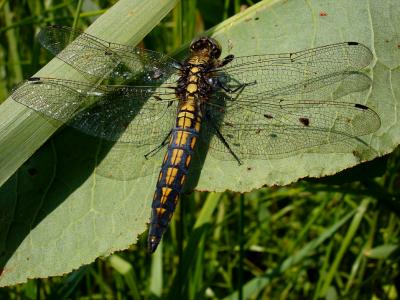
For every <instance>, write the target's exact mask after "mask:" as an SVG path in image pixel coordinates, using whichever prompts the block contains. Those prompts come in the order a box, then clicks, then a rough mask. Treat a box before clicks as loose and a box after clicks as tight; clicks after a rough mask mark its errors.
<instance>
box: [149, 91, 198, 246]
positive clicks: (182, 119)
mask: <svg viewBox="0 0 400 300" xmlns="http://www.w3.org/2000/svg"><path fill="white" fill-rule="evenodd" d="M201 119H202V114H201V110H200V108H199V106H198V105H197V104H196V101H195V100H194V97H192V96H188V100H187V101H184V102H183V104H182V105H181V107H180V109H179V112H178V117H177V121H176V126H175V128H173V129H172V131H171V137H170V142H169V145H168V150H167V153H166V155H165V157H164V160H163V164H162V166H161V171H160V174H159V176H158V181H157V186H156V191H155V193H154V198H153V203H152V214H151V220H150V229H149V238H148V245H149V251H150V252H154V251H155V250H156V248H157V246H158V244H159V242H160V240H161V237H162V235H163V233H164V232H165V230H166V228H167V227H168V224H169V221H170V220H171V218H172V215H173V213H174V211H175V207H176V205H177V204H178V200H179V196H180V193H181V191H182V187H183V185H184V183H185V181H186V176H187V173H188V169H189V166H190V163H191V161H192V159H193V153H194V149H195V146H196V143H197V140H198V138H199V132H200V126H201Z"/></svg>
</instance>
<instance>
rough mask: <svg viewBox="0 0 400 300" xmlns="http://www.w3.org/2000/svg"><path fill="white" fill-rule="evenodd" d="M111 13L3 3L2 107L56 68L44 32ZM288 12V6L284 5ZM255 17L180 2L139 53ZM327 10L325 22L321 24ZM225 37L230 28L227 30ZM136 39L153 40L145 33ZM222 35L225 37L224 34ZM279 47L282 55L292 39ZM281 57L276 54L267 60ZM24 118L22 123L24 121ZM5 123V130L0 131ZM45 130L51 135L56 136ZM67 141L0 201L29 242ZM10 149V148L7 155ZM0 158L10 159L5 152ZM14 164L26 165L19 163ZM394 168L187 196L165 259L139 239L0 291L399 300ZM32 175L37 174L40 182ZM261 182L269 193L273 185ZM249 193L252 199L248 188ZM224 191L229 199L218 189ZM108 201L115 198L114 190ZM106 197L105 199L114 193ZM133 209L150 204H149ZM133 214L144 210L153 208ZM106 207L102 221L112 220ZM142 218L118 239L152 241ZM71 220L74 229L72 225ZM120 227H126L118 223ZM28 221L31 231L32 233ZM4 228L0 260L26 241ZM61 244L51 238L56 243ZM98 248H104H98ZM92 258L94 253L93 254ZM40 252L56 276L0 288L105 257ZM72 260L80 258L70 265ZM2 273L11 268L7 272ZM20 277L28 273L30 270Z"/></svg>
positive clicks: (32, 1) (237, 6)
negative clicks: (51, 169) (41, 40)
mask: <svg viewBox="0 0 400 300" xmlns="http://www.w3.org/2000/svg"><path fill="white" fill-rule="evenodd" d="M113 2H116V1H106V0H103V1H50V3H49V2H48V1H40V0H26V1H7V0H2V1H1V0H0V26H1V28H0V36H1V39H0V77H1V80H0V101H1V100H3V99H6V98H7V95H8V93H9V92H10V90H11V89H12V87H13V86H15V85H16V84H17V83H18V82H20V81H21V80H23V78H26V77H29V76H32V75H33V74H35V72H36V71H37V70H38V69H39V68H40V67H41V66H43V65H44V64H46V62H47V61H48V60H49V59H50V56H49V55H48V54H46V53H45V51H43V50H42V49H40V46H39V45H38V43H37V42H35V39H34V36H35V34H36V33H37V32H38V30H39V28H40V27H42V26H44V25H46V24H54V23H56V24H66V25H69V26H74V25H76V26H78V27H80V28H85V27H86V26H88V25H89V24H91V23H92V22H93V21H94V19H95V18H96V17H97V16H99V15H102V14H103V13H104V12H106V11H107V9H108V8H109V7H111V6H112V4H113ZM172 2H173V1H171V3H172ZM279 2H280V1H268V3H269V4H270V5H271V7H272V9H274V7H273V5H274V3H279ZM289 2H290V1H289ZM282 3H283V4H282V5H285V4H286V1H284V2H282ZM329 3H331V2H327V3H326V6H325V9H326V10H327V11H326V12H327V13H328V16H329V14H332V13H334V12H333V11H330V10H329V8H330V6H329ZM251 5H253V3H252V2H251V1H239V0H237V1H228V0H226V1H211V0H210V1H208V0H205V1H197V2H196V1H184V2H183V3H180V4H179V5H178V6H177V7H176V8H174V10H173V11H172V12H171V13H169V14H168V15H167V17H166V18H165V19H163V20H162V21H161V22H160V23H159V22H158V21H157V20H156V19H154V20H152V21H154V22H155V23H156V24H158V25H157V26H156V27H155V28H154V29H153V30H152V32H151V33H150V34H149V35H147V36H146V38H145V39H144V40H143V42H142V45H143V46H145V47H146V48H149V49H154V50H157V51H162V52H166V53H179V49H178V48H179V47H181V45H183V44H185V43H187V42H189V41H190V40H191V39H192V38H193V36H195V35H196V34H198V33H200V32H202V31H203V30H204V29H208V28H211V27H212V26H215V25H217V24H219V23H220V22H222V21H224V20H226V19H227V18H228V17H229V16H232V15H235V14H236V13H239V12H240V11H241V10H243V9H244V8H246V7H247V6H251ZM332 5H333V4H332ZM323 8H324V7H322V8H321V11H320V12H321V13H323V12H325V11H324V10H323ZM166 11H167V8H166ZM288 11H290V10H288ZM317 13H319V12H317ZM322 15H323V14H322ZM328 16H327V17H328ZM160 18H161V17H160ZM295 18H296V15H295V14H293V19H295ZM277 19H279V17H278V18H277ZM136 21H137V22H138V23H137V24H140V20H132V22H133V23H134V22H136ZM150 23H151V22H150ZM271 23H273V22H271ZM135 24H136V23H135ZM135 26H139V25H135ZM148 26H150V25H148ZM224 26H225V27H224V28H227V27H229V26H227V25H226V23H225V25H224ZM271 26H272V24H271ZM354 27H356V26H354ZM140 28H142V30H143V31H146V26H143V27H140ZM109 30H111V29H109ZM224 30H225V29H223V30H222V33H221V31H219V32H220V34H221V38H222V39H223V38H224V37H223V32H224ZM304 30H305V31H307V30H311V29H306V28H305V29H304ZM215 32H217V33H218V29H215ZM101 34H104V36H102V37H103V38H106V37H107V39H112V40H113V41H117V42H124V43H131V44H137V43H138V42H139V40H135V37H132V36H130V37H129V40H122V41H121V40H117V39H118V38H126V37H127V36H129V35H128V34H127V35H121V34H116V33H115V32H109V33H108V32H107V28H104V29H103V31H102V32H101ZM265 34H268V33H267V32H266V33H265ZM377 34H378V33H377ZM245 35H246V32H243V38H245ZM111 36H112V38H111ZM121 36H123V37H121ZM344 40H346V39H344ZM279 42H280V43H279V44H280V45H284V43H285V42H284V38H283V39H282V40H280V41H279ZM324 42H325V43H326V44H327V43H332V42H336V41H335V40H330V37H329V36H328V37H325V41H324ZM399 42H400V40H399ZM266 47H267V46H265V47H264V46H259V48H261V51H262V52H261V53H264V52H265V53H267V52H275V51H268V50H265V48H266ZM292 47H295V46H292ZM278 48H279V46H278ZM278 48H277V47H276V46H274V47H273V48H271V49H278ZM295 48H296V47H295ZM395 58H396V57H395ZM388 62H389V63H390V62H391V61H383V62H382V63H386V65H387V64H388ZM60 67H61V68H63V66H62V64H61V66H60V62H54V63H53V65H51V66H50V67H48V66H47V67H46V68H50V69H47V70H48V72H51V71H52V70H57V69H58V68H60ZM78 75H79V74H77V75H76V76H78ZM378 80H379V78H378ZM381 101H384V99H381ZM22 115H23V113H22V112H21V119H22V117H23V116H22ZM2 121H4V120H2V119H0V122H2ZM31 130H32V134H34V133H35V134H36V131H40V130H42V127H40V128H32V129H31ZM49 130H53V131H54V130H55V128H54V129H49ZM46 134H48V133H46ZM46 134H44V135H43V136H45V135H46ZM68 134H69V133H66V134H65V133H61V134H59V135H56V136H55V137H54V139H51V140H50V141H49V142H48V143H47V145H45V146H44V147H42V148H41V149H40V150H39V151H38V152H37V154H35V160H34V161H28V162H27V163H25V164H24V165H23V166H22V167H21V168H20V169H19V171H18V172H17V173H16V174H15V175H14V176H13V177H11V178H10V179H9V180H8V181H7V183H6V184H4V185H3V187H2V190H1V193H0V221H2V220H8V219H9V216H7V215H4V213H1V211H3V212H5V211H7V212H8V211H10V210H9V209H7V210H6V209H5V208H6V207H7V208H9V207H10V205H14V206H15V211H19V210H18V205H20V204H19V203H18V201H15V199H17V200H18V199H28V200H29V201H28V200H26V201H28V204H27V202H25V203H24V205H26V209H25V210H23V213H24V214H26V215H21V216H18V218H16V219H17V220H29V221H28V222H26V223H24V222H21V223H20V224H17V225H18V226H19V227H20V228H23V230H25V231H29V230H30V229H31V228H32V227H35V226H37V225H39V224H40V220H41V215H40V213H41V212H40V211H36V210H35V208H37V207H38V206H39V205H40V204H39V203H40V201H41V200H42V198H41V195H43V194H44V193H46V191H43V190H40V186H41V185H40V181H44V182H48V181H49V180H51V178H52V174H45V176H42V175H41V174H40V173H39V174H40V175H41V176H36V174H35V172H36V171H37V170H39V171H40V170H41V169H40V168H41V166H42V165H44V164H48V165H49V166H52V165H57V168H58V172H60V173H62V174H64V176H65V177H64V178H69V179H70V177H68V170H69V167H70V166H66V167H65V169H63V164H62V161H61V162H59V161H57V162H55V161H51V160H50V161H49V157H50V158H52V157H54V156H53V155H52V151H58V152H59V153H60V157H62V155H68V152H69V153H73V152H74V149H69V148H68V145H63V144H62V143H63V141H64V142H65V141H68ZM83 139H84V138H82V142H83ZM60 143H61V144H60ZM60 145H61V146H60ZM2 146H3V147H5V146H7V145H5V146H4V144H2ZM57 147H58V148H57ZM28 148H29V147H27V149H28ZM12 149H13V148H12V147H10V151H12ZM0 151H5V148H3V150H1V149H0ZM62 151H65V153H63V152H62ZM383 152H385V151H382V153H383ZM386 152H387V151H386ZM18 155H19V153H16V154H15V156H18ZM0 161H1V160H0ZM1 162H2V164H1V165H0V168H2V169H3V168H5V166H6V164H7V163H8V162H5V161H1ZM398 168H399V157H398V154H397V153H396V152H395V153H394V154H392V155H391V156H390V157H389V156H388V157H383V158H379V159H375V160H374V161H372V162H369V163H364V164H362V165H360V166H358V167H356V168H353V169H352V170H348V171H344V172H341V173H339V174H337V175H335V176H333V177H330V178H326V179H320V180H308V181H301V182H298V183H296V184H292V185H290V186H286V187H280V188H278V187H272V188H261V189H258V190H254V191H252V192H249V193H246V194H243V195H240V194H237V193H233V192H225V193H206V192H201V193H200V192H194V193H191V194H188V195H185V196H184V197H183V199H182V200H181V203H180V206H179V209H178V212H177V213H176V214H175V217H174V219H173V222H172V224H171V226H170V229H169V231H168V233H167V234H166V236H165V237H164V240H163V245H162V251H157V253H156V254H155V255H153V256H149V255H148V254H147V253H146V251H145V249H146V247H145V243H146V241H145V237H144V236H143V237H141V238H139V242H138V244H136V245H133V246H132V247H131V248H130V249H129V250H126V251H124V252H119V253H117V254H112V255H111V256H108V254H109V253H111V252H113V250H120V249H122V248H123V246H120V245H119V244H118V241H119V240H118V236H116V237H115V244H114V247H115V248H113V249H111V250H110V248H109V247H105V249H108V250H107V252H105V253H103V255H104V257H103V258H100V259H97V260H96V261H95V262H94V263H92V264H90V265H85V266H82V267H80V268H79V269H78V270H75V271H73V272H72V273H69V274H67V275H64V276H60V277H50V278H43V279H31V280H29V281H28V282H27V283H25V284H20V285H17V286H13V287H8V288H4V289H2V290H0V297H1V298H4V299H8V298H10V299H20V298H24V299H25V298H28V299H42V298H43V299H45V298H54V299H64V298H80V297H81V298H83V297H91V298H120V299H122V298H134V299H147V298H150V299H153V298H154V299H156V298H159V299H170V298H171V299H203V298H211V299H222V298H224V299H238V298H243V299H319V298H327V299H343V298H348V299H396V298H397V295H398V293H399V284H398V282H400V277H399V265H398V264H399V260H398V256H399V255H398V254H399V248H398V244H399V238H398V237H399V225H400V223H399V218H398V216H399V213H400V207H399V202H398V201H399V198H398V185H399V176H398ZM64 170H65V171H66V173H65V172H64ZM0 173H1V172H0ZM24 174H30V175H31V177H32V179H29V176H28V177H27V176H24ZM72 174H76V173H72ZM82 176H85V175H84V174H83V175H82ZM27 178H28V179H27ZM286 181H287V182H289V181H291V180H286ZM79 182H81V180H80V178H76V184H75V183H74V182H71V181H67V182H65V183H64V184H65V186H67V188H66V189H64V191H65V190H67V191H68V192H70V191H69V190H72V192H71V193H73V190H74V188H75V187H76V186H77V185H78V183H79ZM260 182H261V183H262V182H264V183H267V182H266V181H265V180H264V181H263V180H260ZM260 182H257V183H254V181H253V182H251V183H247V188H248V190H250V189H252V187H253V185H252V184H254V185H255V186H260ZM16 186H24V187H25V189H24V191H25V193H26V194H24V195H21V194H19V190H18V189H16V188H15V187H16ZM243 186H244V187H246V183H244V184H243ZM26 187H29V188H26ZM224 188H227V187H224V186H223V187H221V189H224ZM110 190H111V191H112V192H113V193H114V192H115V190H112V189H111V188H110ZM110 190H108V189H104V190H102V191H98V192H99V193H107V192H110ZM57 192H58V191H53V193H54V194H53V195H52V194H50V195H48V194H47V197H48V198H50V199H52V202H51V203H49V205H52V206H54V207H57V206H58V205H60V204H61V203H62V195H60V194H57ZM150 193H152V191H151V192H150ZM108 197H109V199H110V207H112V206H113V205H120V204H118V203H117V204H114V203H112V201H111V199H112V198H113V194H112V193H110V195H108ZM136 197H137V198H143V199H144V198H145V197H144V196H143V197H141V195H136ZM80 200H81V199H80ZM76 205H78V206H77V207H78V209H81V210H82V207H83V206H85V205H87V203H83V202H82V201H78V202H77V203H76ZM135 205H138V206H139V207H145V206H146V205H147V204H146V203H141V204H135ZM110 207H102V209H103V210H104V211H107V210H108V209H111V208H110ZM1 208H4V209H3V210H2V209H1ZM72 208H73V207H72ZM139 210H140V212H141V214H142V217H138V222H137V223H135V224H133V225H132V223H129V222H128V221H127V223H126V224H122V225H121V224H118V225H119V226H118V227H120V230H121V232H125V233H126V232H127V230H130V229H129V227H131V228H132V231H134V232H135V233H136V234H138V233H140V232H143V231H144V230H145V224H144V223H143V218H145V217H146V216H147V215H148V210H147V211H146V210H145V209H144V208H140V209H139ZM32 215H34V218H33V217H32ZM72 216H73V217H76V215H74V214H72ZM118 217H119V218H121V219H123V217H122V216H118ZM65 218H66V216H63V215H60V216H56V218H55V219H57V220H60V222H62V220H65ZM141 218H142V219H141ZM30 220H34V222H35V223H33V224H32V223H30ZM85 221H87V220H85ZM83 224H85V223H84V222H82V224H79V222H78V223H77V224H76V226H77V229H78V230H79V229H81V232H82V237H81V241H82V243H88V244H90V243H91V242H93V240H94V236H95V234H96V232H91V231H90V230H89V229H88V228H86V227H84V226H83ZM13 225H14V226H15V224H13ZM101 225H102V227H100V230H101V234H104V232H108V230H109V227H110V224H109V223H107V222H103V223H102V224H101ZM42 226H46V228H48V235H49V237H52V234H55V233H54V232H52V229H53V228H55V227H56V226H60V224H56V225H53V224H52V223H48V224H45V225H43V222H42ZM65 226H68V224H65ZM79 226H81V227H79ZM132 226H133V227H132ZM0 228H1V229H0V254H1V255H2V257H3V258H4V256H5V254H6V253H8V251H9V250H10V247H11V248H12V245H13V244H14V243H15V244H18V243H20V242H21V241H18V240H17V239H18V237H15V238H14V240H13V239H12V238H10V232H8V230H9V229H8V228H7V227H6V226H3V224H0ZM110 234H115V232H112V233H110ZM132 236H133V234H132ZM30 238H31V239H32V237H30ZM57 238H58V237H57V236H54V240H57ZM32 240H33V241H34V238H33V239H32ZM133 241H134V240H133V238H132V242H133ZM97 243H101V240H100V241H97ZM121 245H122V244H121ZM84 248H85V247H83V249H84ZM87 248H88V251H90V249H91V248H90V247H87ZM32 249H33V250H35V251H36V252H37V253H39V254H40V255H39V256H38V257H39V258H40V259H42V260H43V262H44V261H47V260H49V259H50V260H49V261H54V267H53V268H52V270H51V271H50V270H49V269H47V268H44V269H43V271H42V270H40V269H41V268H43V266H41V264H40V260H39V261H35V264H34V265H29V263H28V264H26V262H22V261H21V264H20V265H18V264H17V267H18V270H16V269H7V267H3V269H2V270H1V273H2V274H1V275H2V276H0V279H1V277H3V278H8V277H7V276H8V274H11V273H14V274H17V275H18V276H16V277H13V278H15V279H11V280H9V281H8V283H7V284H13V283H14V284H15V283H19V282H23V281H25V279H27V278H29V277H30V275H29V271H30V270H31V269H35V270H40V271H42V272H41V273H40V272H39V273H40V274H43V275H41V276H39V277H47V276H49V275H54V274H62V273H63V272H67V270H68V271H69V270H70V269H68V268H67V267H65V266H66V265H69V264H71V257H74V258H77V261H76V263H75V265H78V266H80V265H82V264H84V263H87V262H89V261H87V257H90V255H91V254H92V255H95V257H96V256H97V253H95V254H93V253H81V252H80V251H81V249H82V247H77V245H76V244H73V243H72V244H70V245H69V247H67V246H66V244H62V245H61V246H60V248H59V253H58V254H57V255H56V256H54V257H50V258H49V257H48V256H49V255H55V254H54V253H51V254H50V253H49V252H46V249H48V248H46V245H40V247H36V246H35V244H33V247H32ZM76 249H79V251H78V253H74V251H75V250H76ZM160 250H161V249H160ZM71 252H72V253H74V255H72V256H71ZM92 260H93V259H92ZM1 263H2V264H4V260H2V261H1ZM72 265H74V264H72ZM24 266H25V268H28V269H24ZM34 274H38V272H36V273H34ZM46 274H47V276H46ZM31 276H32V277H37V276H38V275H36V276H35V275H31ZM22 278H23V279H22ZM13 280H14V281H13ZM6 282H7V281H6Z"/></svg>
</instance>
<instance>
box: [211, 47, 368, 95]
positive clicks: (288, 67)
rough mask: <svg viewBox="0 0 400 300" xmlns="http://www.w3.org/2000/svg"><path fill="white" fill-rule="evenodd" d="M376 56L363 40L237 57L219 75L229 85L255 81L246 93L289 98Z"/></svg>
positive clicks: (338, 78) (341, 76) (339, 77)
mask: <svg viewBox="0 0 400 300" xmlns="http://www.w3.org/2000/svg"><path fill="white" fill-rule="evenodd" d="M372 58H373V55H372V52H371V50H370V49H369V48H368V47H366V46H364V45H363V44H360V43H357V42H345V43H338V44H333V45H327V46H322V47H318V48H313V49H308V50H304V51H299V52H293V53H284V54H267V55H254V56H243V57H235V58H234V59H233V61H232V62H230V63H228V64H227V65H226V66H224V67H222V68H220V69H218V71H217V72H216V75H215V76H218V77H219V79H220V81H221V82H222V83H223V84H224V85H226V86H227V87H232V88H234V87H235V86H238V85H241V84H244V83H249V84H251V85H250V86H248V88H245V89H244V90H243V91H242V93H243V94H247V93H249V94H252V95H254V94H257V93H258V94H260V95H261V96H262V97H279V98H281V99H286V98H293V97H295V96H296V95H299V94H304V93H308V92H310V91H314V90H318V89H321V88H323V87H325V86H328V85H330V84H332V83H334V82H338V81H341V80H343V79H345V78H346V77H348V76H349V75H351V74H352V73H353V72H354V71H357V70H360V69H362V68H364V67H366V66H368V65H369V64H370V63H371V61H372ZM250 87H251V88H250Z"/></svg>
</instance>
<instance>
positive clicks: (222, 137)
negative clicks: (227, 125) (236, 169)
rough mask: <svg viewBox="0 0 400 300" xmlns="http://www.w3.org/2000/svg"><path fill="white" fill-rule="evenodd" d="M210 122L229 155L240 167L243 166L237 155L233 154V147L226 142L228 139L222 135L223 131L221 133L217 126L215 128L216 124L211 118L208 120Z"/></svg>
mask: <svg viewBox="0 0 400 300" xmlns="http://www.w3.org/2000/svg"><path fill="white" fill-rule="evenodd" d="M207 119H208V122H209V123H210V124H211V125H212V127H213V128H214V130H215V132H216V134H217V137H218V138H219V139H220V140H221V142H222V143H223V144H224V146H225V147H226V149H228V151H229V153H230V154H231V155H232V156H233V158H234V159H235V160H236V161H237V163H238V164H239V166H240V165H241V164H242V162H241V160H240V159H239V157H238V156H237V155H236V153H235V152H233V150H232V149H231V147H230V146H229V143H228V142H227V141H226V139H225V138H224V136H223V135H222V133H221V131H219V129H218V128H217V126H215V124H214V122H213V121H212V120H211V118H210V117H208V118H207Z"/></svg>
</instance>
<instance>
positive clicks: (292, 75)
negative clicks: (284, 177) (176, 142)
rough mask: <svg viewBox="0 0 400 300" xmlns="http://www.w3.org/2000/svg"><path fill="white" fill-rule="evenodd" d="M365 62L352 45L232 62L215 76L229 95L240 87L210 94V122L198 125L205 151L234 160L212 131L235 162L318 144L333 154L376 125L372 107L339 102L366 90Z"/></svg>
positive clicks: (366, 54)
mask: <svg viewBox="0 0 400 300" xmlns="http://www.w3.org/2000/svg"><path fill="white" fill-rule="evenodd" d="M372 58H373V56H372V53H371V51H370V50H369V49H368V48H367V47H366V46H364V45H362V44H359V43H355V42H346V43H339V44H334V45H328V46H323V47H318V48H314V49H308V50H304V51H300V52H295V53H287V54H272V55H258V56H246V57H237V58H234V59H233V61H232V62H230V63H228V64H227V65H226V66H224V67H222V68H221V69H219V70H218V71H217V72H216V75H215V76H218V79H219V81H220V82H221V83H222V85H224V86H225V87H227V89H228V90H229V89H230V90H234V88H235V87H240V86H241V85H243V84H247V85H245V86H243V88H239V89H237V90H236V91H231V92H226V93H217V94H216V95H215V97H214V99H213V101H212V102H210V103H209V105H208V106H207V108H206V110H207V115H208V116H209V117H210V120H212V122H214V123H215V124H214V126H211V124H208V125H207V124H206V125H205V126H204V127H205V130H204V135H205V136H206V138H209V139H211V141H210V147H211V148H212V150H211V151H212V152H217V153H220V154H221V155H219V156H220V157H221V158H223V159H233V156H232V155H231V154H230V153H229V150H228V149H227V147H226V145H225V144H224V143H223V142H222V140H221V139H220V138H219V137H218V136H217V134H216V132H215V128H219V131H220V133H221V134H222V136H223V138H224V139H225V141H226V142H227V143H228V144H229V146H230V147H231V149H232V150H233V151H234V152H235V153H237V154H238V155H239V157H240V158H252V157H261V158H270V157H281V156H285V155H287V154H289V153H295V152H298V151H302V150H304V149H308V150H310V149H312V148H315V147H319V146H322V145H331V147H330V148H326V149H327V150H329V151H333V152H335V151H339V152H340V151H341V149H339V148H341V147H343V145H344V144H346V143H347V142H348V141H349V140H351V139H355V138H357V137H360V136H363V135H367V134H369V133H372V132H374V131H376V130H377V129H378V128H379V127H380V118H379V116H378V115H377V114H376V113H375V112H374V111H373V110H371V109H370V108H368V107H366V106H364V105H360V104H356V103H349V102H346V101H347V100H343V99H340V98H341V97H343V96H346V95H349V94H352V93H355V92H359V91H363V90H366V89H368V88H369V87H370V85H371V80H370V79H369V77H368V76H366V75H365V74H362V73H360V72H358V70H360V69H361V68H364V67H366V66H367V65H369V64H370V62H371V61H372ZM342 141H343V143H342Z"/></svg>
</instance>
